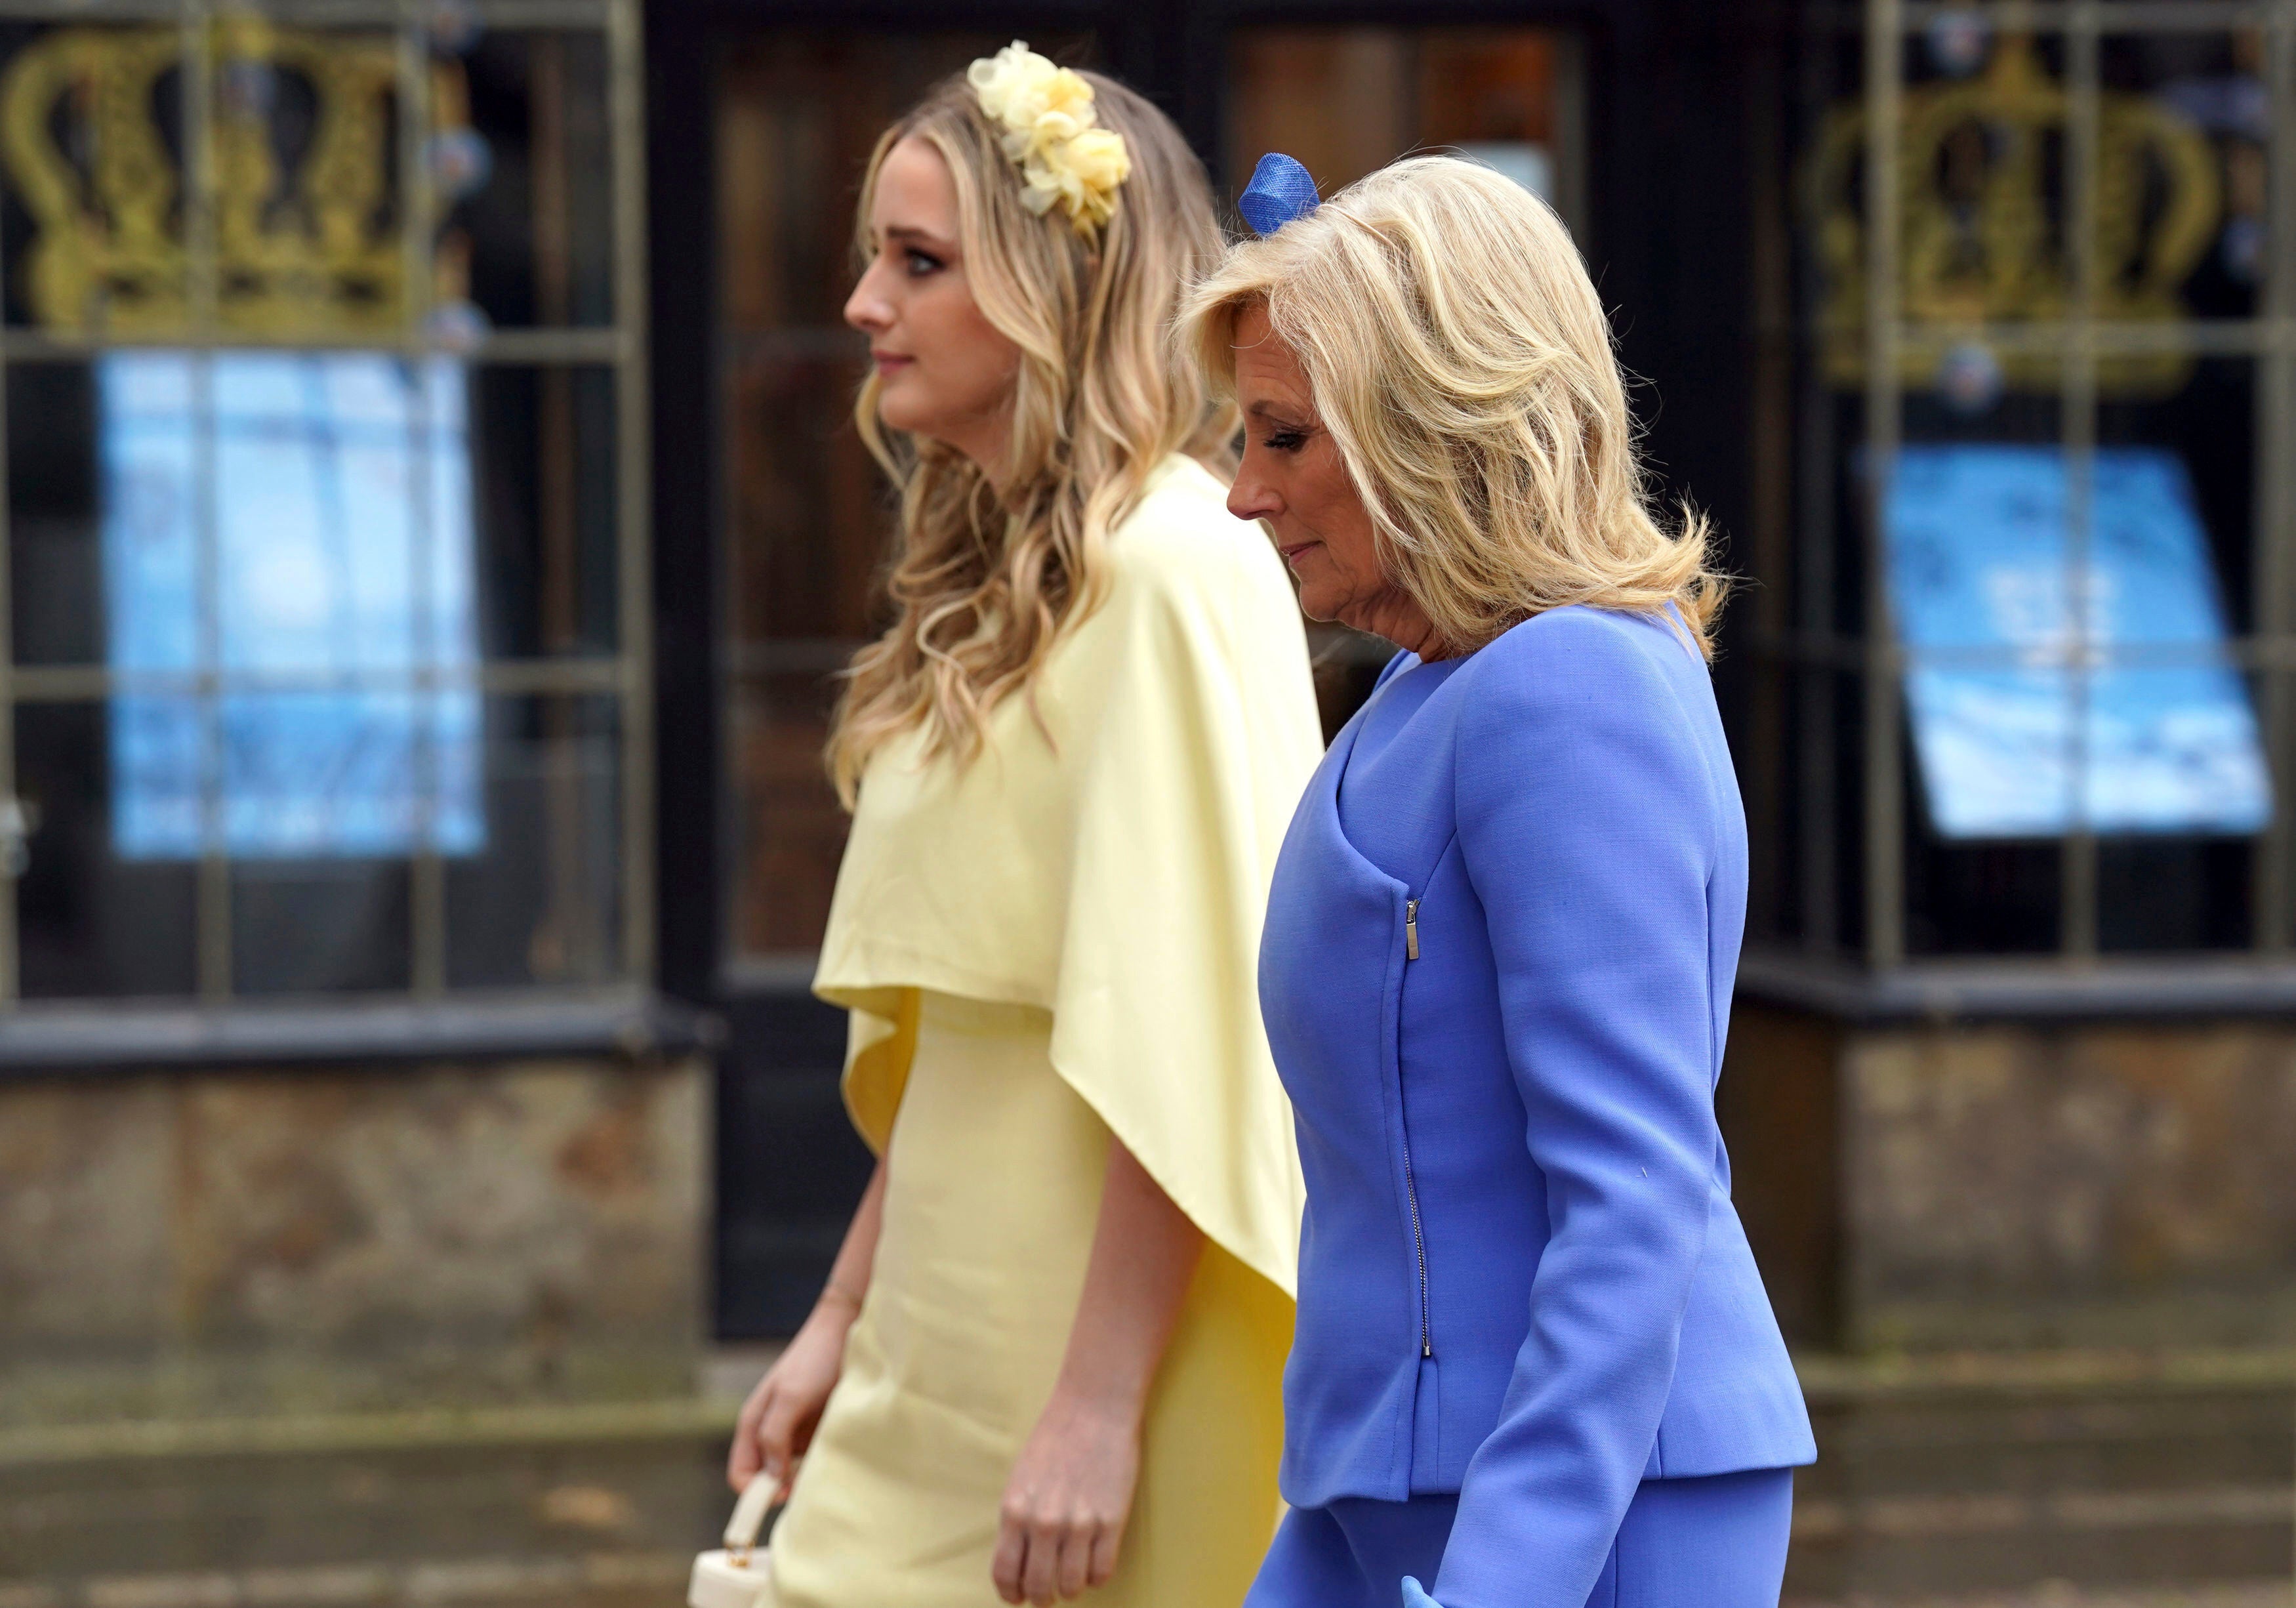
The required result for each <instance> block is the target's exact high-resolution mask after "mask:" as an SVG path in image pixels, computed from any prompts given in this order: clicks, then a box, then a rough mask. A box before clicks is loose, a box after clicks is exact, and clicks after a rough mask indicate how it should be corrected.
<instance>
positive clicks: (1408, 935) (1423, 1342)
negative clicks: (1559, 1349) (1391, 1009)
mask: <svg viewBox="0 0 2296 1608" xmlns="http://www.w3.org/2000/svg"><path fill="white" fill-rule="evenodd" d="M1403 954H1404V958H1405V959H1406V960H1417V959H1418V958H1419V901H1418V900H1417V899H1415V898H1407V899H1406V900H1404V901H1403ZM1395 1098H1396V1103H1397V1108H1398V1112H1401V1106H1402V1101H1403V1057H1402V1055H1401V1054H1399V1053H1398V1054H1397V1056H1396V1060H1395ZM1402 1128H1403V1195H1404V1199H1405V1201H1406V1202H1407V1203H1408V1204H1409V1205H1410V1207H1411V1249H1412V1251H1413V1252H1414V1253H1415V1255H1416V1256H1417V1257H1418V1258H1419V1355H1420V1356H1422V1357H1432V1356H1434V1355H1435V1334H1434V1324H1433V1322H1432V1320H1431V1318H1430V1317H1429V1316H1428V1311H1429V1309H1428V1301H1427V1235H1426V1232H1425V1230H1423V1229H1422V1228H1421V1227H1420V1226H1419V1180H1418V1178H1417V1177H1415V1176H1414V1175H1413V1173H1412V1170H1411V1121H1410V1118H1409V1116H1408V1114H1407V1113H1405V1114H1404V1115H1403V1123H1402Z"/></svg>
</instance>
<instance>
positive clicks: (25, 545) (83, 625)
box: [7, 363, 160, 665]
mask: <svg viewBox="0 0 2296 1608" xmlns="http://www.w3.org/2000/svg"><path fill="white" fill-rule="evenodd" d="M7 383H8V542H9V554H8V558H9V580H10V585H11V588H12V591H11V595H10V600H9V601H10V605H11V606H10V619H11V625H12V628H13V636H14V641H15V650H16V662H17V663H18V664H20V665H53V664H79V665H88V664H101V663H102V661H103V658H104V642H105V638H106V635H107V631H106V624H105V619H104V568H103V491H102V472H101V470H100V468H99V453H98V432H97V430H96V423H95V414H96V399H95V398H96V385H95V371H94V365H91V364H86V363H37V364H14V365H11V366H10V367H9V369H8V380H7ZM154 512H155V513H158V512H160V511H154Z"/></svg>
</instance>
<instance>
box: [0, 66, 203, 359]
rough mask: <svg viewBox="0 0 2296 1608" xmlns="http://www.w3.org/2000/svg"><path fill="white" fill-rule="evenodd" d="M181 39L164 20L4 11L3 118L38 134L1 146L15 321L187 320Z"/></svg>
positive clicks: (9, 309) (154, 326) (133, 330)
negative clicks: (102, 22) (84, 20)
mask: <svg viewBox="0 0 2296 1608" xmlns="http://www.w3.org/2000/svg"><path fill="white" fill-rule="evenodd" d="M182 39H183V36H182V32H181V30H180V29H176V28H175V27H174V26H172V25H170V24H166V23H160V24H154V25H150V26H143V27H73V28H50V27H45V26H40V25H37V24H32V23H26V22H13V21H12V22H6V23H0V62H4V66H0V120H4V122H5V123H6V125H7V126H8V127H12V128H19V129H22V130H25V131H26V133H27V134H28V135H29V136H30V137H29V138H25V139H21V140H11V141H9V142H7V143H6V144H5V147H4V152H0V160H4V164H5V168H6V174H7V184H6V195H5V201H4V209H0V257H4V261H5V267H6V275H5V278H6V284H7V299H6V304H5V307H6V318H7V322H8V323H9V324H36V325H39V326H41V327H44V328H47V329H53V330H65V331H72V332H86V333H91V334H94V333H111V334H118V335H123V336H134V335H149V334H152V333H155V332H156V333H175V332H180V331H181V330H182V329H183V328H184V324H185V320H186V317H187V315H188V311H189V309H188V308H187V306H186V302H185V294H186V288H185V278H184V252H183V242H182V236H181V234H180V225H179V222H178V218H177V214H176V192H177V181H176V174H177V173H178V172H179V171H180V158H181V152H182V150H183V144H184V137H183V116H184V80H183V71H182V68H181V64H180V61H179V55H180V52H181V48H182ZM123 112H125V113H127V115H121V114H122V113H123Z"/></svg>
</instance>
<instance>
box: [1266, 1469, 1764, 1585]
mask: <svg viewBox="0 0 2296 1608" xmlns="http://www.w3.org/2000/svg"><path fill="white" fill-rule="evenodd" d="M1458 1505H1459V1501H1458V1498H1457V1497H1413V1498H1412V1499H1411V1500H1410V1501H1408V1502H1374V1501H1368V1500H1360V1499H1355V1498H1349V1499H1347V1500H1343V1501H1339V1502H1334V1503H1333V1504H1332V1505H1330V1506H1329V1507H1295V1508H1293V1509H1292V1512H1291V1513H1290V1514H1288V1515H1286V1516H1285V1518H1284V1521H1283V1527H1282V1528H1281V1529H1280V1530H1277V1531H1276V1532H1275V1546H1272V1547H1270V1548H1269V1549H1268V1553H1267V1562H1265V1563H1262V1564H1261V1565H1260V1566H1259V1579H1256V1580H1254V1581H1253V1582H1252V1586H1251V1595H1250V1596H1247V1597H1245V1598H1244V1608H1400V1604H1401V1603H1402V1601H1403V1585H1402V1582H1403V1577H1404V1576H1405V1575H1413V1576H1415V1577H1417V1579H1418V1580H1419V1583H1420V1584H1421V1585H1423V1586H1424V1587H1426V1588H1427V1589H1428V1590H1429V1591H1431V1592H1432V1591H1434V1590H1435V1577H1436V1575H1437V1573H1438V1572H1439V1571H1440V1570H1441V1567H1442V1563H1443V1545H1444V1543H1445V1542H1446V1541H1447V1540H1448V1539H1449V1538H1450V1535H1451V1519H1452V1515H1453V1514H1455V1513H1456V1512H1457V1510H1458ZM1792 1522H1793V1471H1792V1469H1786V1468H1764V1469H1755V1470H1751V1471H1750V1472H1748V1473H1738V1474H1713V1475H1709V1476H1707V1477H1706V1478H1703V1479H1694V1480H1645V1481H1643V1483H1642V1487H1641V1489H1639V1490H1637V1491H1636V1493H1635V1499H1634V1501H1633V1503H1632V1504H1631V1505H1628V1508H1627V1516H1626V1520H1625V1522H1622V1523H1621V1524H1620V1526H1619V1533H1618V1537H1617V1538H1616V1539H1615V1540H1613V1541H1612V1542H1611V1555H1610V1558H1609V1560H1608V1561H1607V1562H1606V1563H1603V1575H1602V1579H1599V1580H1597V1581H1596V1582H1595V1592H1594V1595H1593V1596H1589V1597H1588V1598H1587V1608H1777V1601H1778V1587H1779V1586H1780V1585H1781V1584H1782V1583H1783V1581H1784V1579H1785V1572H1786V1539H1787V1533H1788V1531H1789V1530H1790V1529H1791V1528H1792ZM1438 1595H1439V1594H1438ZM1445 1608H1454V1605H1453V1604H1445ZM1475 1608H1481V1604H1476V1605H1475Z"/></svg>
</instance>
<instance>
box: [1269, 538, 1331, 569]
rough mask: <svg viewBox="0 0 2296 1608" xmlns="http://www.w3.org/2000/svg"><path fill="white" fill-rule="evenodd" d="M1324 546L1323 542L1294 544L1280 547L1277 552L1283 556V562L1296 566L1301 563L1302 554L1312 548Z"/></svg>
mask: <svg viewBox="0 0 2296 1608" xmlns="http://www.w3.org/2000/svg"><path fill="white" fill-rule="evenodd" d="M1323 545H1324V544H1323V543H1321V542H1292V543H1290V544H1288V545H1282V546H1277V547H1276V549H1275V550H1276V551H1277V552H1278V553H1281V554H1283V562H1285V563H1287V564H1296V563H1298V562H1300V554H1302V553H1305V552H1306V551H1308V548H1310V547H1320V546H1323Z"/></svg>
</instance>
